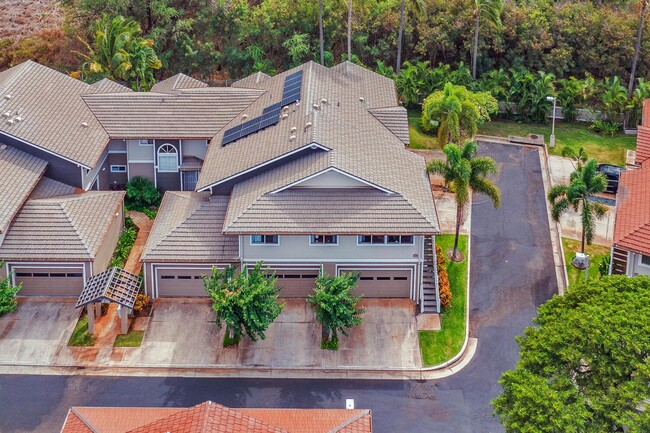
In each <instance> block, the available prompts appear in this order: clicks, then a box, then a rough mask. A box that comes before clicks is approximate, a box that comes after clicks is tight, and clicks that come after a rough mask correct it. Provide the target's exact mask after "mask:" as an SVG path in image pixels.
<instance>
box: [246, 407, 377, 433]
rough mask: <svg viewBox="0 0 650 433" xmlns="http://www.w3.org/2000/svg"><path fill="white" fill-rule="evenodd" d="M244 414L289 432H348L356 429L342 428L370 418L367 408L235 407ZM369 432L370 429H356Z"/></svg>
mask: <svg viewBox="0 0 650 433" xmlns="http://www.w3.org/2000/svg"><path fill="white" fill-rule="evenodd" d="M235 410H236V411H237V412H241V413H243V414H245V415H248V416H251V417H254V418H256V419H259V420H261V421H264V422H265V423H268V424H271V425H274V426H278V427H281V428H283V429H285V430H287V431H289V432H291V433H329V432H342V431H345V432H350V433H356V432H357V430H342V428H346V427H348V426H352V425H356V424H362V423H361V422H359V421H360V419H361V418H364V417H367V418H368V420H370V411H369V410H361V409H357V410H348V409H327V410H323V409H257V408H254V409H235ZM358 431H359V432H369V431H370V430H368V429H366V430H358Z"/></svg>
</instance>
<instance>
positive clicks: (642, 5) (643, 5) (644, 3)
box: [627, 0, 649, 98]
mask: <svg viewBox="0 0 650 433" xmlns="http://www.w3.org/2000/svg"><path fill="white" fill-rule="evenodd" d="M648 2H649V0H640V1H639V12H640V16H639V28H638V29H637V31H636V44H635V45H634V57H633V58H632V70H631V71H630V82H629V83H628V84H627V96H628V97H629V98H631V97H632V93H633V92H634V78H635V75H636V64H637V62H638V61H639V52H640V51H641V39H642V37H643V21H644V19H645V12H646V9H647V8H648Z"/></svg>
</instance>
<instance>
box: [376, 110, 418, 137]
mask: <svg viewBox="0 0 650 433" xmlns="http://www.w3.org/2000/svg"><path fill="white" fill-rule="evenodd" d="M370 114H372V115H373V116H375V118H376V119H377V120H379V121H380V122H381V124H382V125H384V126H385V127H386V128H388V130H389V131H390V132H392V133H393V134H395V136H396V137H397V138H399V139H400V141H401V142H402V143H404V145H405V146H408V145H409V143H410V141H409V121H408V113H407V111H406V108H404V107H387V108H375V109H374V110H370Z"/></svg>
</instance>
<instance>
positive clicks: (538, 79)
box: [510, 68, 555, 123]
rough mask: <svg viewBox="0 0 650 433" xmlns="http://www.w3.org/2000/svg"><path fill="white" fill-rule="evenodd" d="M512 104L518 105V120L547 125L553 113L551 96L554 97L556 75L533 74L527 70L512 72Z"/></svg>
mask: <svg viewBox="0 0 650 433" xmlns="http://www.w3.org/2000/svg"><path fill="white" fill-rule="evenodd" d="M510 76H511V83H512V87H511V88H510V94H511V98H510V100H511V101H512V102H516V104H517V115H516V118H517V119H518V120H522V121H524V122H534V123H545V122H546V121H547V117H548V115H549V113H550V111H551V107H552V103H551V102H549V101H548V99H547V98H548V97H549V96H554V93H553V85H554V82H555V75H553V74H547V73H545V72H542V71H540V72H538V73H537V74H533V73H532V72H530V71H528V70H526V69H521V68H520V69H512V70H510Z"/></svg>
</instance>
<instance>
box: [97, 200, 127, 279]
mask: <svg viewBox="0 0 650 433" xmlns="http://www.w3.org/2000/svg"><path fill="white" fill-rule="evenodd" d="M116 213H117V214H118V215H117V216H116V217H115V218H114V219H113V222H112V223H111V225H110V226H109V228H108V231H107V232H106V236H105V237H104V240H103V242H102V245H101V246H100V247H99V251H97V255H96V256H95V261H94V262H93V275H95V274H99V273H100V272H104V271H105V270H106V269H107V268H108V263H109V262H110V261H111V257H112V256H113V252H114V251H115V247H116V246H117V241H118V239H119V238H120V234H121V233H122V229H123V228H124V209H123V207H122V205H121V204H120V206H119V208H118V209H117V212H116Z"/></svg>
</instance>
